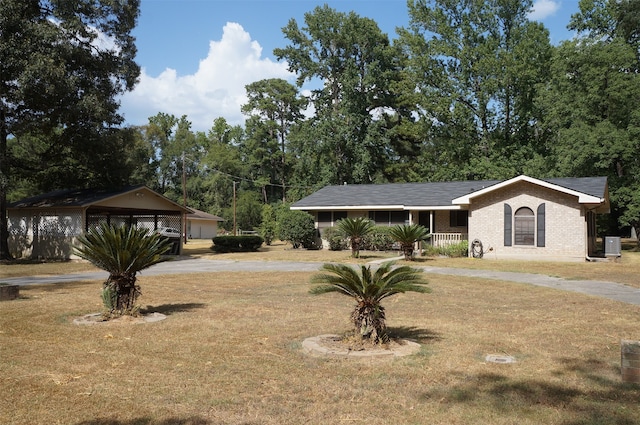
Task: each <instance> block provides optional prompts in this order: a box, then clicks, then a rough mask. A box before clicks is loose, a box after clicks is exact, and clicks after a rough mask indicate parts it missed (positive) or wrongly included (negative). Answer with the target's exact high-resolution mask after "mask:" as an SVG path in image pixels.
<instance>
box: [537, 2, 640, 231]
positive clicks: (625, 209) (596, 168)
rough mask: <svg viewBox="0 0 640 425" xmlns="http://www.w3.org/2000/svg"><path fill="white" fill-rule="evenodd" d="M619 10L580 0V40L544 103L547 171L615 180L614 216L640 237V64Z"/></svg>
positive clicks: (555, 72) (560, 55)
mask: <svg viewBox="0 0 640 425" xmlns="http://www.w3.org/2000/svg"><path fill="white" fill-rule="evenodd" d="M623 3H624V2H621V3H620V5H622V4H623ZM605 6H606V7H605ZM618 7H619V5H617V4H615V3H613V2H604V1H603V2H595V1H591V0H589V1H582V2H580V9H581V13H580V14H577V15H574V17H573V18H572V26H573V27H574V28H576V29H579V30H580V31H581V32H580V37H579V38H578V39H576V40H571V41H566V42H564V43H562V44H561V45H560V46H558V48H557V50H556V53H555V55H554V57H553V62H552V66H551V68H550V75H551V79H550V81H549V83H548V84H546V85H545V86H544V88H543V89H544V90H543V91H541V92H540V96H539V98H538V99H537V103H538V105H539V107H540V109H541V111H542V112H543V115H544V117H545V118H544V121H542V124H543V125H542V126H541V130H542V131H544V132H545V133H546V134H547V135H548V136H547V137H548V139H549V149H550V152H551V153H552V155H550V156H549V160H548V161H547V166H548V174H550V175H553V174H555V175H558V176H579V177H584V176H608V178H609V181H608V184H609V193H610V197H611V205H612V217H614V218H616V219H617V220H618V225H620V226H633V227H634V228H635V229H636V232H637V234H638V235H640V182H639V181H638V178H637V176H638V175H640V161H639V160H638V155H637V152H638V151H640V104H639V103H638V101H637V99H639V98H640V74H639V73H638V68H639V67H638V65H639V62H638V52H637V47H636V46H635V45H634V44H633V43H629V37H628V34H627V33H626V32H622V33H621V32H620V31H619V30H618V29H619V28H618V26H617V22H618V21H619V20H620V19H621V18H620V16H619V15H616V13H617V11H618V10H619V9H618ZM611 13H614V15H611ZM639 243H640V239H639Z"/></svg>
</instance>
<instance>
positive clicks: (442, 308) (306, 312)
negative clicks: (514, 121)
mask: <svg viewBox="0 0 640 425" xmlns="http://www.w3.org/2000/svg"><path fill="white" fill-rule="evenodd" d="M309 278H310V274H307V273H284V274H283V273H211V274H188V275H171V276H160V277H158V276H144V275H142V276H141V277H140V279H139V283H140V285H141V287H142V297H141V298H140V302H141V304H142V306H143V309H146V310H148V311H156V312H161V313H164V314H166V315H167V316H168V317H167V319H166V320H164V321H161V322H156V323H148V324H132V323H108V324H99V325H93V326H78V325H74V324H73V323H72V320H73V319H74V318H76V317H79V316H81V315H83V314H87V313H92V312H97V311H100V309H101V301H100V289H101V282H98V281H96V282H83V283H68V284H56V285H43V286H28V287H23V288H21V290H20V294H21V299H19V300H15V301H5V302H2V303H1V304H0V309H1V312H2V314H0V394H2V401H3V406H4V408H3V409H0V423H3V424H7V425H17V424H25V425H26V424H71V425H81V424H82V425H138V424H140V425H142V424H144V425H169V424H182V425H222V424H225V425H226V424H229V425H236V424H237V425H240V424H243V425H249V424H251V425H254V424H255V425H257V424H267V425H269V424H274V425H275V424H278V425H279V424H303V423H310V424H311V423H313V424H351V423H366V424H373V425H376V424H385V425H386V424H425V423H433V424H470V423H473V424H491V425H500V424H514V423H517V424H540V423H545V424H563V425H568V424H592V425H595V424H631V423H640V409H638V406H637V401H638V400H639V399H640V386H633V385H629V384H622V383H621V382H620V340H621V339H634V340H637V339H640V334H639V333H638V320H639V318H640V307H637V306H629V305H626V304H622V303H618V302H614V301H609V300H605V299H600V298H595V297H589V296H584V295H579V294H573V293H565V292H560V291H555V290H552V289H546V288H540V287H533V286H528V285H521V284H513V283H506V282H495V281H490V280H484V279H479V280H467V279H463V278H459V277H454V276H437V275H431V276H428V279H429V280H430V282H431V285H430V287H431V288H432V289H433V293H431V294H427V295H422V294H411V293H407V294H401V295H398V296H396V297H394V298H390V299H389V300H387V302H386V303H383V304H384V305H385V307H386V309H387V324H388V326H389V328H390V330H391V332H392V333H395V334H396V335H399V336H403V337H405V338H411V339H415V340H417V341H419V342H420V343H422V344H423V348H422V350H421V351H420V353H419V354H417V355H413V356H410V357H404V358H398V359H387V360H379V359H378V360H372V359H368V360H355V359H342V358H340V359H330V358H317V357H310V356H308V355H305V354H303V353H302V352H301V342H302V341H303V340H304V339H305V338H306V337H309V336H315V335H320V334H323V333H341V332H345V331H347V330H349V329H350V328H351V324H350V323H349V318H348V317H349V313H350V311H351V309H352V307H353V306H352V305H351V303H350V301H349V300H348V299H345V298H344V297H341V296H338V295H327V296H323V297H317V296H313V295H310V294H308V290H309V287H310V285H309V284H308V282H309ZM487 355H500V356H502V355H509V356H513V357H514V358H515V359H516V361H517V362H516V363H513V364H499V363H490V362H487V361H486V356H487Z"/></svg>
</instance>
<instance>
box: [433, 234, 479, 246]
mask: <svg viewBox="0 0 640 425" xmlns="http://www.w3.org/2000/svg"><path fill="white" fill-rule="evenodd" d="M468 240H469V234H467V233H431V238H430V239H429V241H428V242H427V243H428V244H429V245H431V246H435V247H443V246H447V245H452V244H457V243H460V242H462V241H468Z"/></svg>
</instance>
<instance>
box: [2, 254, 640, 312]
mask: <svg viewBox="0 0 640 425" xmlns="http://www.w3.org/2000/svg"><path fill="white" fill-rule="evenodd" d="M320 265H321V264H319V263H300V262H292V261H232V260H206V259H181V260H175V261H167V262H164V263H160V264H156V265H155V266H152V267H150V268H148V269H146V270H144V271H142V272H141V274H140V275H141V276H153V275H163V274H180V273H215V272H270V271H272V272H315V271H318V268H319V267H320ZM417 267H418V268H421V269H423V270H424V271H425V272H426V273H431V274H444V275H453V276H464V277H471V278H480V279H494V280H502V281H507V282H517V283H523V284H528V285H536V286H544V287H547V288H553V289H559V290H563V291H571V292H578V293H581V294H587V295H593V296H597V297H602V298H608V299H611V300H615V301H620V302H624V303H628V304H634V305H640V289H637V288H632V287H629V286H626V285H623V284H620V283H613V282H601V281H595V280H567V279H561V278H558V277H552V276H545V275H541V274H533V273H514V272H499V271H493V270H473V269H459V268H445V267H420V266H417ZM107 276H108V274H107V273H106V272H87V273H71V274H66V275H59V276H25V277H16V278H8V279H2V282H6V283H10V284H17V285H41V284H55V283H64V282H74V281H86V280H99V281H104V280H105V279H106V278H107Z"/></svg>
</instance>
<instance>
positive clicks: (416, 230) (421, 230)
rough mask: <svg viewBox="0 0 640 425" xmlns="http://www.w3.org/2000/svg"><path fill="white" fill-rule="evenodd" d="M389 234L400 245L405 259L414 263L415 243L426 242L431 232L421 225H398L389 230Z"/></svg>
mask: <svg viewBox="0 0 640 425" xmlns="http://www.w3.org/2000/svg"><path fill="white" fill-rule="evenodd" d="M389 234H390V235H391V237H392V238H393V239H394V240H395V241H396V242H398V243H400V247H401V249H402V252H403V254H404V259H405V260H407V261H412V260H413V248H414V246H415V243H416V242H420V241H423V240H425V239H426V238H427V237H428V236H429V230H427V229H426V228H425V227H424V226H421V225H419V224H398V225H396V226H392V227H391V228H390V229H389Z"/></svg>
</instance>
